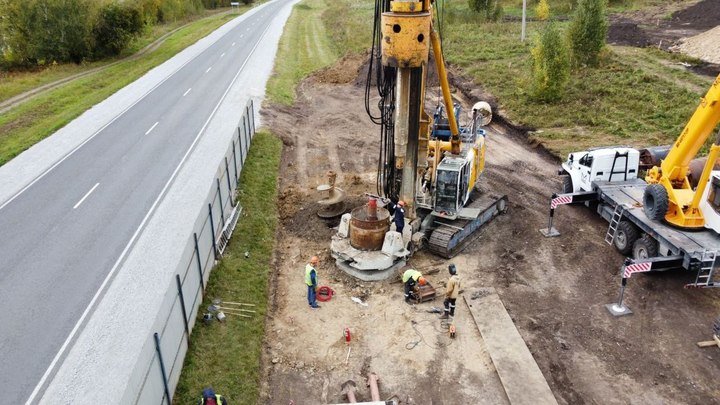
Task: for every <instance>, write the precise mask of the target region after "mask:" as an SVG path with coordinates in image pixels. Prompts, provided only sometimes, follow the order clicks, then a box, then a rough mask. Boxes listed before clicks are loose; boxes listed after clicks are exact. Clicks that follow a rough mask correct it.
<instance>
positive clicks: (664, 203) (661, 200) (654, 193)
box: [643, 184, 668, 221]
mask: <svg viewBox="0 0 720 405" xmlns="http://www.w3.org/2000/svg"><path fill="white" fill-rule="evenodd" d="M643 205H644V210H645V215H647V216H648V218H650V219H653V220H656V221H660V220H662V219H663V218H665V214H667V210H668V193H667V190H665V187H663V185H662V184H651V185H649V186H647V187H646V188H645V194H644V195H643Z"/></svg>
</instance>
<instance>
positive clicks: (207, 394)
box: [198, 387, 227, 405]
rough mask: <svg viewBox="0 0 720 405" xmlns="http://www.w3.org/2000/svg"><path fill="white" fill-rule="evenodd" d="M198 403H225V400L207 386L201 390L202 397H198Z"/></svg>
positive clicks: (202, 404)
mask: <svg viewBox="0 0 720 405" xmlns="http://www.w3.org/2000/svg"><path fill="white" fill-rule="evenodd" d="M198 404H199V405H227V400H225V397H224V396H222V395H218V394H216V393H215V391H214V390H213V389H212V388H210V387H208V388H205V389H204V390H203V392H202V399H200V402H199V403H198Z"/></svg>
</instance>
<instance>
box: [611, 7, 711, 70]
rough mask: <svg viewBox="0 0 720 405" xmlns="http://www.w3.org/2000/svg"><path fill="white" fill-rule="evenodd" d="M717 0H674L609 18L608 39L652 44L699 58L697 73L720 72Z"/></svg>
mask: <svg viewBox="0 0 720 405" xmlns="http://www.w3.org/2000/svg"><path fill="white" fill-rule="evenodd" d="M719 25H720V0H700V1H699V0H675V1H668V2H666V3H664V4H662V5H659V6H657V7H651V8H647V9H642V10H638V11H635V12H632V13H626V14H622V15H613V16H611V18H610V27H609V30H608V43H611V44H615V45H626V46H635V47H641V48H644V47H649V46H655V47H658V48H660V49H664V50H670V51H673V52H680V53H683V54H685V55H689V56H692V57H695V58H698V59H700V60H702V61H704V62H705V63H703V64H701V65H700V66H697V67H694V68H695V70H696V71H697V72H698V73H702V74H707V75H710V76H716V75H717V74H718V73H720V47H719V46H718V44H719V43H720V30H719V29H713V28H715V27H717V26H719Z"/></svg>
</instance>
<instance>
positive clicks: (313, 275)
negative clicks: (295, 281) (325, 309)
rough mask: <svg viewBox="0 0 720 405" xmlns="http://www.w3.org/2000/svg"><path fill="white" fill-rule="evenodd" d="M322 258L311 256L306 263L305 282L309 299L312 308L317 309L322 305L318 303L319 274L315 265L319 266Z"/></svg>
mask: <svg viewBox="0 0 720 405" xmlns="http://www.w3.org/2000/svg"><path fill="white" fill-rule="evenodd" d="M319 261H320V259H318V257H317V256H313V257H311V258H310V263H308V264H306V265H305V284H307V288H308V291H307V299H308V305H310V308H313V309H317V308H320V305H318V304H317V296H316V293H317V288H318V275H317V270H316V269H315V267H316V266H317V264H318V262H319Z"/></svg>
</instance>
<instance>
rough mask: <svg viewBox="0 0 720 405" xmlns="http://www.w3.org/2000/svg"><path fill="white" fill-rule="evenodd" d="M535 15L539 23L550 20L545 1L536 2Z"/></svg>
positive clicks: (548, 9) (548, 8)
mask: <svg viewBox="0 0 720 405" xmlns="http://www.w3.org/2000/svg"><path fill="white" fill-rule="evenodd" d="M535 15H536V16H537V18H538V20H540V21H545V20H547V19H548V18H550V6H549V5H548V2H547V0H540V1H539V2H538V4H537V6H535Z"/></svg>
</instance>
